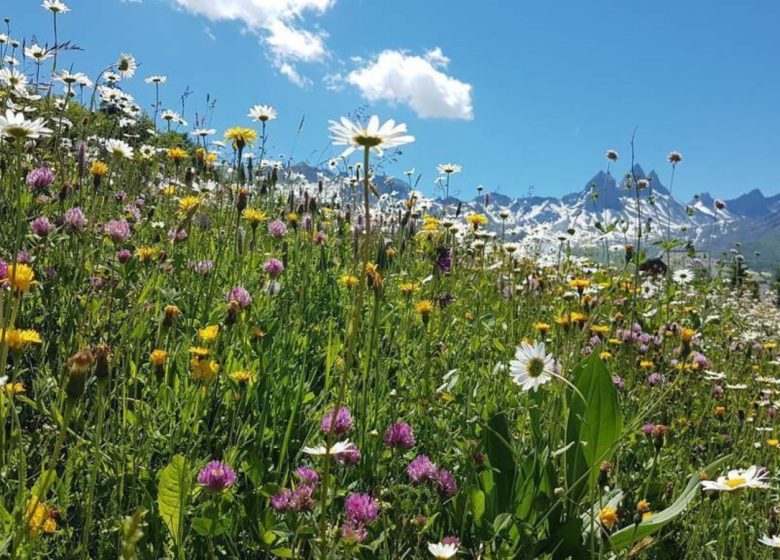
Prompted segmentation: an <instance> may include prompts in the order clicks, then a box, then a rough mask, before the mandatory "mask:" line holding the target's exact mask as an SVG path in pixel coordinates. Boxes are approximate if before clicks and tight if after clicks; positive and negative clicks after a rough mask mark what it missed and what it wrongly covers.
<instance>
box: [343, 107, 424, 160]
mask: <svg viewBox="0 0 780 560" xmlns="http://www.w3.org/2000/svg"><path fill="white" fill-rule="evenodd" d="M330 131H331V133H332V136H331V138H332V139H333V144H334V145H336V146H347V148H346V149H345V150H344V152H342V154H341V157H347V156H348V155H350V154H351V153H352V152H354V151H355V150H358V149H365V150H369V149H370V150H373V151H374V152H375V153H376V155H378V156H380V157H381V156H382V154H383V150H385V149H390V148H396V147H398V146H402V145H404V144H409V143H410V142H414V136H410V135H408V134H407V133H406V125H405V124H396V123H395V121H394V120H393V119H390V120H388V121H387V122H385V123H384V124H383V125H382V126H380V125H379V117H377V116H376V115H373V116H372V117H371V118H370V119H369V120H368V125H367V126H366V127H363V126H361V125H359V124H356V123H353V122H351V121H350V120H349V119H347V118H346V117H341V120H340V122H335V121H330Z"/></svg>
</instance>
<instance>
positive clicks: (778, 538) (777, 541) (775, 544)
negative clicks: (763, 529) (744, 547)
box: [758, 535, 780, 548]
mask: <svg viewBox="0 0 780 560" xmlns="http://www.w3.org/2000/svg"><path fill="white" fill-rule="evenodd" d="M758 542H760V543H761V544H765V545H766V546H770V547H772V548H780V535H774V536H772V537H770V536H769V535H764V536H763V537H761V538H760V539H758Z"/></svg>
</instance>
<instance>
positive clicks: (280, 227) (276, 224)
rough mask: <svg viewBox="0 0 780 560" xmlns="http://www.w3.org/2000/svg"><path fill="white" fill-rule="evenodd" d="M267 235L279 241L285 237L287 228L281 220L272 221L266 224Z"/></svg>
mask: <svg viewBox="0 0 780 560" xmlns="http://www.w3.org/2000/svg"><path fill="white" fill-rule="evenodd" d="M268 233H269V234H270V235H271V237H274V238H276V239H281V238H282V237H284V236H285V235H287V226H286V225H285V224H284V222H282V221H281V220H274V221H273V222H271V223H270V224H268Z"/></svg>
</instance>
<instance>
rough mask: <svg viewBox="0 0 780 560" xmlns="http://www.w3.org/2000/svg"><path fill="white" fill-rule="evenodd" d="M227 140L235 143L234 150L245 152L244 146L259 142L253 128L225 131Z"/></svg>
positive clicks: (238, 127)
mask: <svg viewBox="0 0 780 560" xmlns="http://www.w3.org/2000/svg"><path fill="white" fill-rule="evenodd" d="M225 140H230V141H231V142H232V143H233V148H234V149H237V150H243V149H244V146H246V145H250V146H251V145H252V144H254V143H255V141H256V140H257V131H255V130H252V129H251V128H244V127H240V126H237V127H234V128H229V129H228V130H227V131H225Z"/></svg>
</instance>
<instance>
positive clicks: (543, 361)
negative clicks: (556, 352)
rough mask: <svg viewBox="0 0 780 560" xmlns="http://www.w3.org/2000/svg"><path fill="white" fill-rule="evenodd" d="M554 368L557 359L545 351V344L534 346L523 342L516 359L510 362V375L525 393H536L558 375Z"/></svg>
mask: <svg viewBox="0 0 780 560" xmlns="http://www.w3.org/2000/svg"><path fill="white" fill-rule="evenodd" d="M554 368H555V359H554V358H553V356H552V354H548V353H547V351H546V350H545V347H544V342H537V343H536V344H534V345H533V346H531V345H530V344H528V343H527V342H523V343H522V344H521V345H520V346H518V347H517V352H516V353H515V359H514V360H512V361H511V362H509V375H511V376H512V379H513V380H514V382H515V383H516V384H517V385H520V388H521V389H522V390H523V391H529V390H533V391H536V389H537V388H538V387H539V386H540V385H544V384H545V383H549V382H550V380H551V379H552V378H553V376H554V375H556V372H555V369H554Z"/></svg>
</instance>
